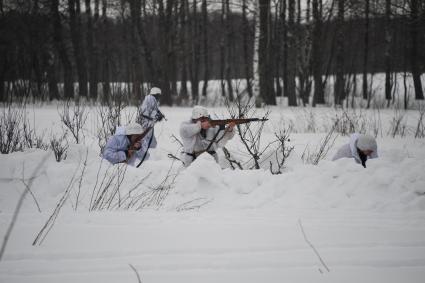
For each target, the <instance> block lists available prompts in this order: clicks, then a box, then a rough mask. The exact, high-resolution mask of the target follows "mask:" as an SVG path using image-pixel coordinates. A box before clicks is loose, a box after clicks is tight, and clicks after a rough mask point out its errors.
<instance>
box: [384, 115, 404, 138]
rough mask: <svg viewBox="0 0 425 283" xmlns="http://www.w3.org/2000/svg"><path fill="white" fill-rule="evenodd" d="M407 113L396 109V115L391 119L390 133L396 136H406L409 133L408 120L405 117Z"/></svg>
mask: <svg viewBox="0 0 425 283" xmlns="http://www.w3.org/2000/svg"><path fill="white" fill-rule="evenodd" d="M404 115H405V114H404V113H402V112H401V111H400V110H398V109H395V111H394V116H393V117H392V118H391V121H390V128H389V130H388V135H389V136H391V137H393V138H395V137H396V136H400V137H405V136H406V133H407V122H406V119H405V116H404Z"/></svg>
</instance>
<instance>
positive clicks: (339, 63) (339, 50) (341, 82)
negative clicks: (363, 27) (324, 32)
mask: <svg viewBox="0 0 425 283" xmlns="http://www.w3.org/2000/svg"><path fill="white" fill-rule="evenodd" d="M336 28H337V30H338V31H337V33H338V35H337V39H336V82H335V89H334V96H335V105H341V106H342V102H343V100H344V98H345V79H344V42H345V37H344V0H338V15H337V25H336Z"/></svg>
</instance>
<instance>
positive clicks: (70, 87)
mask: <svg viewBox="0 0 425 283" xmlns="http://www.w3.org/2000/svg"><path fill="white" fill-rule="evenodd" d="M50 9H51V12H52V15H53V22H52V24H53V41H54V44H55V47H56V49H57V50H58V54H59V57H60V60H61V62H62V67H63V74H64V78H63V89H64V97H65V99H74V79H73V76H72V65H71V61H70V59H69V57H68V53H67V50H66V45H65V42H64V39H63V36H62V23H61V19H60V14H59V0H51V2H50Z"/></svg>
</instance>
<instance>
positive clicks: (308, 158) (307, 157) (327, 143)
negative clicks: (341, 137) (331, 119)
mask: <svg viewBox="0 0 425 283" xmlns="http://www.w3.org/2000/svg"><path fill="white" fill-rule="evenodd" d="M337 126H338V121H336V122H335V123H334V126H333V127H332V128H331V130H330V131H329V132H328V133H327V134H326V136H325V137H324V138H323V139H322V141H321V142H320V144H319V145H318V146H316V148H315V149H314V150H313V151H310V149H309V146H308V145H307V146H306V148H305V149H304V152H303V154H302V156H301V159H302V160H303V162H304V163H307V164H313V165H317V164H319V162H320V160H322V159H324V158H325V157H326V155H327V154H328V152H329V150H330V149H331V148H332V146H333V145H334V143H335V139H336V138H337V136H338V135H337V134H336V128H337Z"/></svg>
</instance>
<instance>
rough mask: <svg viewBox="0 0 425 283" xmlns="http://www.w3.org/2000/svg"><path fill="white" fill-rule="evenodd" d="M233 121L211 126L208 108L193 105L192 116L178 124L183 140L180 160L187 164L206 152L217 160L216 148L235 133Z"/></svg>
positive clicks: (221, 145)
mask: <svg viewBox="0 0 425 283" xmlns="http://www.w3.org/2000/svg"><path fill="white" fill-rule="evenodd" d="M234 127H235V123H234V122H231V123H229V124H228V126H227V127H225V126H224V125H220V126H212V125H211V124H210V117H209V115H208V110H207V109H206V108H205V107H202V106H195V107H193V110H192V117H191V119H190V120H189V121H185V122H183V123H182V124H181V126H180V136H181V137H182V140H183V149H184V151H183V153H182V161H183V163H184V165H185V166H186V167H187V166H189V165H190V164H191V163H192V162H193V161H194V160H195V159H196V158H197V157H198V156H199V155H200V154H202V153H204V152H208V153H209V154H211V155H212V156H214V158H215V160H216V161H217V162H218V155H217V152H216V150H217V149H218V148H219V147H223V146H224V145H225V144H226V143H227V142H228V141H229V140H230V139H232V138H233V136H234V135H235V131H234Z"/></svg>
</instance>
